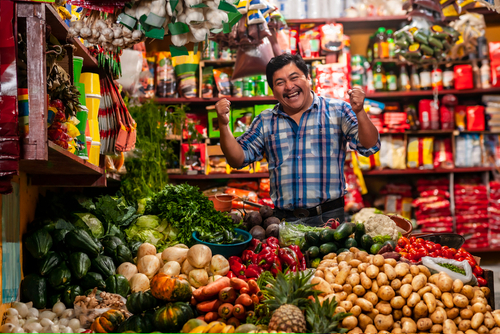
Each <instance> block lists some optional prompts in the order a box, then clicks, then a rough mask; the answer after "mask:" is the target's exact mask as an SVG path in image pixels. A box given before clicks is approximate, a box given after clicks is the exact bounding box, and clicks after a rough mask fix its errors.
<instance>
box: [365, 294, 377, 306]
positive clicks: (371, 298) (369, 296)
mask: <svg viewBox="0 0 500 334" xmlns="http://www.w3.org/2000/svg"><path fill="white" fill-rule="evenodd" d="M364 298H365V299H366V300H368V301H369V302H370V303H372V304H373V305H377V303H378V297H377V295H376V294H375V293H374V292H372V291H368V292H367V293H366V294H365V296H364Z"/></svg>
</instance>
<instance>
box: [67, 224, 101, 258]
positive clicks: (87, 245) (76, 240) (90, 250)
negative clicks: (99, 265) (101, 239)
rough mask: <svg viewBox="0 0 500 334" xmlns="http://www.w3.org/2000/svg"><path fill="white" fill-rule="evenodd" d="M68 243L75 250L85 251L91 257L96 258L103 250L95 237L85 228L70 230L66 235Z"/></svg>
mask: <svg viewBox="0 0 500 334" xmlns="http://www.w3.org/2000/svg"><path fill="white" fill-rule="evenodd" d="M65 242H66V244H67V245H68V246H69V247H70V248H71V249H73V250H75V251H79V252H84V253H86V254H87V255H88V256H89V257H91V258H94V257H97V256H98V255H99V253H101V251H102V246H101V247H99V246H98V245H97V244H96V242H95V241H94V239H93V238H92V237H91V236H90V234H88V233H87V232H86V231H84V230H73V231H69V232H68V233H67V234H66V237H65Z"/></svg>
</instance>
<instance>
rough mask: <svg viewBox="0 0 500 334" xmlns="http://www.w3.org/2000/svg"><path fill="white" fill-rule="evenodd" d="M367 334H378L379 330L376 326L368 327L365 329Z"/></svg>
mask: <svg viewBox="0 0 500 334" xmlns="http://www.w3.org/2000/svg"><path fill="white" fill-rule="evenodd" d="M364 332H365V333H366V334H377V333H378V330H377V329H376V328H375V326H373V325H368V326H366V328H365V331H364Z"/></svg>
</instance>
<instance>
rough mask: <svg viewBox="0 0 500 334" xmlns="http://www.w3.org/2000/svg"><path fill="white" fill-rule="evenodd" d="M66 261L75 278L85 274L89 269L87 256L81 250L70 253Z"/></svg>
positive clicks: (89, 263)
mask: <svg viewBox="0 0 500 334" xmlns="http://www.w3.org/2000/svg"><path fill="white" fill-rule="evenodd" d="M68 262H69V269H70V270H71V274H72V275H73V276H74V277H75V278H76V279H80V278H82V277H83V276H85V275H87V272H88V271H89V269H90V265H91V262H90V258H89V256H88V255H87V254H85V253H82V252H76V253H72V254H71V255H70V256H69V261H68Z"/></svg>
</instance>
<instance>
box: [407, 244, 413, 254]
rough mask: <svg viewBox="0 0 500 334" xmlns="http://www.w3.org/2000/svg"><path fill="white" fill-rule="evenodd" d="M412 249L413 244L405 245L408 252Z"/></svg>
mask: <svg viewBox="0 0 500 334" xmlns="http://www.w3.org/2000/svg"><path fill="white" fill-rule="evenodd" d="M410 249H413V247H412V245H410V244H408V245H406V246H405V250H406V251H407V252H409V251H410Z"/></svg>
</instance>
